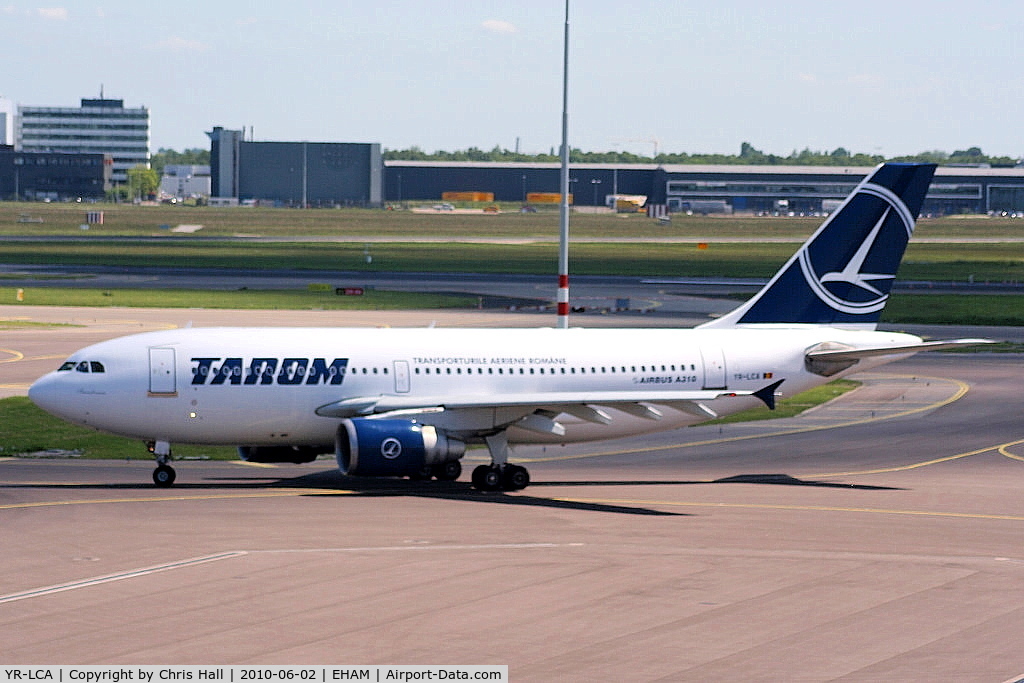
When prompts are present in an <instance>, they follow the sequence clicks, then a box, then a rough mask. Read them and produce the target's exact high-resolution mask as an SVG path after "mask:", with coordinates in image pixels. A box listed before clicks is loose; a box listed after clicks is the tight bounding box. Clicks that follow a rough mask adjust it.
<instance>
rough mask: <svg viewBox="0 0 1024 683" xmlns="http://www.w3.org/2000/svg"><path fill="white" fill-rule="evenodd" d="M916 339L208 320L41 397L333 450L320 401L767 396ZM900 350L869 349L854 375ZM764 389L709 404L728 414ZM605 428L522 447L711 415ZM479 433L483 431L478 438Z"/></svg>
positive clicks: (757, 331) (99, 421) (197, 436)
mask: <svg viewBox="0 0 1024 683" xmlns="http://www.w3.org/2000/svg"><path fill="white" fill-rule="evenodd" d="M919 341H920V340H919V339H918V338H917V337H913V336H911V335H905V334H898V333H883V332H873V331H854V330H843V329H838V328H833V327H825V326H816V325H777V326H755V327H751V328H739V329H723V330H719V329H694V330H686V329H684V330H653V329H643V330H639V329H621V330H615V329H611V330H603V329H602V330H596V329H595V330H591V329H579V328H574V329H568V330H558V329H472V330H460V329H397V328H388V329H363V328H349V329H346V328H331V329H305V328H209V329H200V328H195V329H180V330H170V331H161V332H150V333H145V334H139V335H133V336H130V337H123V338H120V339H115V340H112V341H108V342H103V343H100V344H96V345H94V346H90V347H88V348H85V349H82V350H81V351H78V352H76V353H75V354H74V355H73V356H71V357H70V358H69V360H68V362H67V363H65V364H64V369H63V370H61V371H55V372H52V373H50V374H49V375H47V376H45V377H43V378H41V379H40V380H39V381H37V382H36V383H35V384H34V385H33V386H32V388H31V394H30V395H31V398H32V400H33V401H34V402H36V403H37V404H38V405H40V406H42V407H43V408H45V409H46V410H48V411H49V412H51V413H54V414H56V415H59V416H60V417H63V418H65V419H67V420H69V421H72V422H75V423H78V424H81V425H86V426H89V427H92V428H95V429H98V430H102V431H106V432H112V433H115V434H121V435H124V436H129V437H135V438H139V439H144V440H151V441H166V442H171V443H195V444H225V445H249V446H275V445H302V446H318V447H319V446H323V447H325V448H329V447H330V446H331V444H333V442H334V437H335V434H336V432H337V429H338V424H339V419H338V418H337V417H323V416H320V415H318V414H317V413H316V410H317V409H318V408H319V407H321V406H324V405H327V404H332V403H335V402H338V401H343V400H345V399H354V398H365V397H370V398H372V397H379V396H385V397H408V398H409V399H410V400H411V401H413V402H415V401H416V399H417V398H419V397H422V399H423V400H422V403H423V405H427V406H432V405H437V406H439V407H443V406H444V405H445V400H446V397H450V398H452V399H454V398H455V397H460V398H466V397H479V398H481V399H487V398H488V397H490V398H493V399H494V401H495V402H496V403H500V402H501V399H502V398H503V397H505V398H507V397H514V396H517V395H521V394H528V395H531V396H536V395H539V394H549V393H550V394H557V393H564V392H574V393H578V392H625V393H628V394H629V395H631V396H635V398H634V399H631V400H635V401H644V400H645V395H653V392H657V391H663V390H667V389H670V390H679V389H684V390H701V389H719V390H722V391H723V392H724V391H747V392H750V391H756V390H759V389H762V388H763V387H765V386H766V385H768V384H771V383H772V382H774V381H777V380H784V382H783V383H782V385H781V387H780V388H779V393H781V395H783V396H791V395H793V394H796V393H798V392H800V391H804V390H806V389H808V388H810V387H813V386H816V385H819V384H823V383H825V382H827V381H830V380H832V379H834V378H835V377H834V376H833V377H822V376H820V375H817V374H814V373H812V372H810V371H808V369H807V368H806V367H805V359H804V353H805V351H806V350H807V349H808V348H809V347H812V346H814V345H816V344H819V343H821V342H839V343H843V344H848V345H851V346H871V345H886V344H914V343H916V342H919ZM893 359H894V357H893V356H891V355H890V356H887V357H884V358H882V357H879V358H877V359H872V358H868V359H863V360H861V362H860V363H858V364H857V365H855V366H854V367H853V368H851V369H849V370H847V371H845V372H844V373H840V374H839V375H836V376H841V375H842V374H848V373H849V372H852V371H854V370H857V371H859V370H863V369H866V368H870V367H874V366H875V365H880V364H882V363H886V362H890V361H892V360H893ZM759 404H760V401H759V400H758V399H757V398H755V397H752V396H749V395H747V396H736V397H721V398H716V399H714V400H713V401H710V402H708V403H707V407H708V408H710V409H711V410H712V411H714V413H717V414H719V415H726V414H731V413H734V412H738V411H740V410H744V409H747V408H750V407H753V406H756V405H759ZM502 411H503V409H502V408H500V407H481V408H478V409H474V410H459V411H451V412H447V411H444V410H438V411H437V412H436V413H435V414H433V415H431V416H430V418H429V423H430V424H433V425H435V426H437V427H438V428H441V429H444V430H447V431H449V432H451V433H454V434H460V433H467V434H468V433H469V432H474V433H477V434H479V433H480V432H481V430H486V429H487V428H488V425H489V424H490V425H498V424H501V423H503V421H504V423H505V424H507V423H508V421H507V419H506V417H507V416H503V414H502ZM608 412H609V414H611V415H612V418H613V419H612V420H611V422H610V423H608V424H599V423H595V422H594V421H586V420H582V419H579V418H576V417H571V416H569V415H561V416H560V417H558V420H559V422H560V423H561V424H563V425H564V427H565V434H564V435H556V434H543V433H538V432H536V431H528V430H525V429H522V428H520V427H517V426H513V427H511V428H510V429H509V431H508V437H509V441H510V442H512V443H516V442H519V443H530V442H533V443H564V442H572V441H584V440H593V439H603V438H612V437H618V436H623V435H629V434H639V433H645V432H652V431H661V430H665V429H670V428H674V427H678V426H684V425H688V424H693V423H696V422H700V421H703V420H706V419H707V415H698V414H693V412H692V411H685V410H672V409H668V410H664V411H663V413H664V414H663V416H662V418H661V419H650V417H644V416H637V415H635V414H630V413H627V412H624V411H620V410H615V409H614V406H613V407H612V408H611V409H609V411H608ZM470 440H473V438H472V437H470Z"/></svg>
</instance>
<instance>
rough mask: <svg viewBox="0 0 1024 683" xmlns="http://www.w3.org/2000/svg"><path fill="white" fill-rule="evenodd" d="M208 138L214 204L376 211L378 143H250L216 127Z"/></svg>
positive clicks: (379, 197) (238, 133)
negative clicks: (253, 203) (261, 203)
mask: <svg viewBox="0 0 1024 683" xmlns="http://www.w3.org/2000/svg"><path fill="white" fill-rule="evenodd" d="M207 135H209V136H210V176H211V181H212V187H211V193H212V196H213V197H215V198H231V199H235V200H239V201H242V202H245V201H249V200H252V201H257V200H258V201H269V202H272V203H274V204H276V205H283V206H303V205H305V206H380V205H381V204H382V200H383V196H382V191H381V177H382V175H383V170H384V168H383V162H382V160H381V151H380V144H379V143H355V142H252V141H248V140H245V139H244V137H243V132H242V131H240V130H226V129H224V128H222V127H220V126H218V127H216V128H214V129H213V130H212V131H210V132H209V133H207Z"/></svg>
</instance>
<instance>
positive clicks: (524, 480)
mask: <svg viewBox="0 0 1024 683" xmlns="http://www.w3.org/2000/svg"><path fill="white" fill-rule="evenodd" d="M501 484H502V487H503V488H504V489H505V490H506V491H521V490H522V489H525V488H526V487H527V486H529V485H530V472H529V471H528V470H527V469H526V468H525V467H523V466H522V465H508V466H507V467H505V471H504V472H503V473H502V475H501Z"/></svg>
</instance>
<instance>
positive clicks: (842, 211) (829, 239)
mask: <svg viewBox="0 0 1024 683" xmlns="http://www.w3.org/2000/svg"><path fill="white" fill-rule="evenodd" d="M934 173H935V164H903V163H890V164H880V165H879V166H877V167H876V168H875V169H874V171H873V172H872V173H870V174H869V175H868V177H867V178H865V179H864V180H863V181H862V182H861V183H860V185H858V186H857V187H856V188H855V189H854V191H853V192H852V193H851V194H850V196H849V197H847V198H846V201H844V202H843V204H842V206H840V207H839V209H837V210H836V211H835V213H833V214H832V215H831V216H829V217H828V218H827V219H826V220H825V222H824V223H822V224H821V227H819V228H818V230H817V231H816V232H815V233H814V234H813V235H811V237H810V238H809V239H808V240H807V241H806V242H805V243H804V244H803V246H801V247H800V249H799V250H798V251H797V253H796V254H794V255H793V256H792V258H790V259H789V261H787V262H786V264H785V265H784V266H783V267H782V268H781V269H780V270H779V272H777V273H776V274H775V276H774V277H773V278H772V279H771V280H770V281H769V282H768V284H767V285H765V286H764V288H762V289H761V291H759V292H758V293H757V294H755V295H754V297H753V298H751V299H750V300H749V301H747V302H746V303H745V304H743V305H742V306H740V307H739V308H737V309H735V310H733V311H731V312H730V313H728V314H726V315H724V316H722V317H721V318H718V319H717V320H713V321H711V322H708V323H705V324H704V325H701V327H734V326H736V325H745V324H758V323H807V324H823V325H835V326H842V327H857V328H865V327H868V328H871V329H874V327H875V325H877V323H878V319H879V317H880V316H881V314H882V309H883V308H884V307H885V302H886V300H887V299H888V297H889V290H890V289H892V284H893V279H894V278H895V277H896V270H897V268H899V265H900V261H901V260H902V258H903V252H904V250H905V249H906V247H907V241H908V240H909V239H910V235H911V234H912V233H913V231H914V221H915V220H916V218H917V215H918V213H919V212H920V211H921V205H922V204H923V203H924V198H925V194H926V193H927V192H928V186H929V185H930V184H931V180H932V175H933V174H934Z"/></svg>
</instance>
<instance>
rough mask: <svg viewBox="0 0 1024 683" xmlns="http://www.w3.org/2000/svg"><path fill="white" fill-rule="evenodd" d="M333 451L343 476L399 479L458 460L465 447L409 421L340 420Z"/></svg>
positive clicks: (461, 443)
mask: <svg viewBox="0 0 1024 683" xmlns="http://www.w3.org/2000/svg"><path fill="white" fill-rule="evenodd" d="M334 451H335V455H336V456H337V458H338V468H339V469H340V470H341V473H342V474H349V475H355V476H366V477H388V476H394V477H401V476H407V475H415V474H417V473H419V472H423V471H424V470H425V469H427V468H430V467H435V466H437V465H442V464H444V463H448V462H455V461H458V459H459V458H461V457H462V455H463V454H464V453H465V452H466V444H464V443H463V442H461V441H459V440H457V439H453V438H450V437H448V436H447V435H446V434H445V433H444V432H441V431H438V430H437V429H435V428H434V427H432V426H430V425H420V424H416V423H415V422H411V421H409V420H372V419H367V418H355V419H351V420H349V419H346V420H342V421H341V425H340V426H339V427H338V433H337V436H336V437H335V439H334ZM456 476H458V475H457V474H456Z"/></svg>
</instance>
